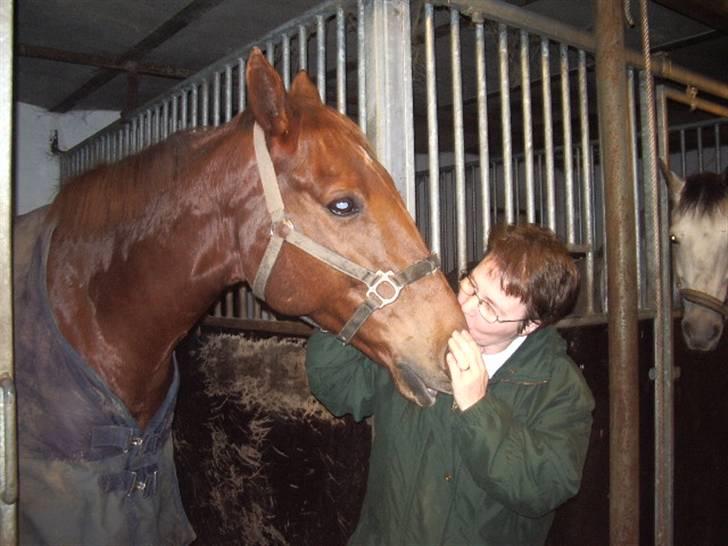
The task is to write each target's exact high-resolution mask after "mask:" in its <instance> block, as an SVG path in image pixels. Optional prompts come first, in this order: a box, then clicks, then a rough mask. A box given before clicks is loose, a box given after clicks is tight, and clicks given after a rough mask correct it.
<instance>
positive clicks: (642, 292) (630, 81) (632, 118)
mask: <svg viewBox="0 0 728 546" xmlns="http://www.w3.org/2000/svg"><path fill="white" fill-rule="evenodd" d="M634 87H635V81H634V69H633V68H630V69H628V70H627V105H628V111H627V115H628V119H629V131H630V134H632V135H637V134H638V128H637V111H636V107H637V106H636V98H635V96H634ZM642 97H644V93H640V99H641V98H642ZM644 112H645V105H644V103H641V104H640V113H642V114H644ZM642 123H643V125H642V127H644V126H645V125H644V123H645V119H644V117H643V118H642ZM643 137H644V134H643ZM637 145H638V142H637V138H633V139H632V141H631V146H630V155H631V159H632V163H631V166H632V192H633V194H634V202H635V205H636V207H637V210H638V211H639V210H640V176H639V172H638V166H639V161H638V157H637ZM642 165H643V166H644V162H643V163H642ZM643 180H645V178H643ZM640 224H641V218H640V214H636V215H635V240H637V241H640V240H641V238H640V232H641V229H640ZM635 251H636V253H637V288H638V290H639V300H638V301H639V307H640V309H642V308H644V307H647V306H651V304H652V301H650V299H649V298H648V296H649V294H648V292H649V291H648V290H646V289H645V288H646V286H643V283H642V281H643V280H644V279H643V275H642V260H641V256H642V252H641V251H640V245H637V248H636V249H635ZM649 255H650V253H648V259H649ZM653 274H654V271H650V269H649V267H648V278H649V277H650V276H651V275H653Z"/></svg>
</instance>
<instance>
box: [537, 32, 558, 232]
mask: <svg viewBox="0 0 728 546" xmlns="http://www.w3.org/2000/svg"><path fill="white" fill-rule="evenodd" d="M541 95H542V97H543V140H544V159H545V161H546V215H545V216H546V218H545V219H544V218H542V219H541V222H543V223H544V224H545V225H547V226H548V227H549V228H551V229H552V230H553V231H556V185H555V183H554V123H553V117H552V113H551V58H550V55H549V41H548V39H547V38H541Z"/></svg>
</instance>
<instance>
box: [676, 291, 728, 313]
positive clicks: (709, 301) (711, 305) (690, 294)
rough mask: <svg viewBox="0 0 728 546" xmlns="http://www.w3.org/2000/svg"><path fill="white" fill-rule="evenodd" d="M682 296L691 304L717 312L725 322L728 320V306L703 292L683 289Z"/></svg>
mask: <svg viewBox="0 0 728 546" xmlns="http://www.w3.org/2000/svg"><path fill="white" fill-rule="evenodd" d="M680 295H681V296H682V297H683V299H686V300H688V301H689V302H691V303H694V304H696V305H700V306H702V307H707V308H708V309H710V310H711V311H715V312H716V313H718V314H719V315H721V316H722V317H723V320H724V321H725V320H728V305H726V304H725V303H724V302H722V301H720V300H719V299H718V298H716V297H713V296H711V295H710V294H706V293H705V292H701V291H700V290H693V289H692V288H681V289H680Z"/></svg>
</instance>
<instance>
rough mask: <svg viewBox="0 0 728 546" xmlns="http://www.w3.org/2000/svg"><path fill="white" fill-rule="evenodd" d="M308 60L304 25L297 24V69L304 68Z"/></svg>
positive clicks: (306, 35)
mask: <svg viewBox="0 0 728 546" xmlns="http://www.w3.org/2000/svg"><path fill="white" fill-rule="evenodd" d="M307 61H308V34H307V32H306V25H298V69H299V70H306V68H307Z"/></svg>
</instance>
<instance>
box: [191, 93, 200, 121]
mask: <svg viewBox="0 0 728 546" xmlns="http://www.w3.org/2000/svg"><path fill="white" fill-rule="evenodd" d="M198 87H199V83H195V84H194V85H193V86H192V91H191V93H190V102H191V106H192V108H191V109H190V127H192V128H195V127H197V125H198V122H199V120H198V117H197V110H198V92H197V88H198Z"/></svg>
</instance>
